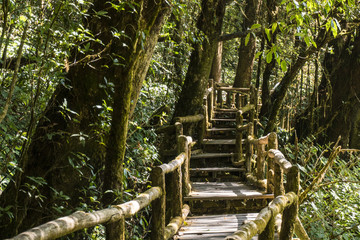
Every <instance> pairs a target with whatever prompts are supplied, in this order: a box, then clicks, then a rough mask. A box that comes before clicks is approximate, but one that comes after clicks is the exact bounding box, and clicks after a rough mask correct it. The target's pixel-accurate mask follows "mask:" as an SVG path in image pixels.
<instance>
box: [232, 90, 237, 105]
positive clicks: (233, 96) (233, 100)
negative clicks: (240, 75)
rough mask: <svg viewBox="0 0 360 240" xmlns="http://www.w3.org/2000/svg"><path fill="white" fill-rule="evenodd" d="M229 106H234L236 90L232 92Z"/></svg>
mask: <svg viewBox="0 0 360 240" xmlns="http://www.w3.org/2000/svg"><path fill="white" fill-rule="evenodd" d="M231 107H234V108H236V92H232V99H231Z"/></svg>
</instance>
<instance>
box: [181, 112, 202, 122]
mask: <svg viewBox="0 0 360 240" xmlns="http://www.w3.org/2000/svg"><path fill="white" fill-rule="evenodd" d="M203 119H204V115H203V114H197V115H190V116H185V117H177V118H175V122H180V123H194V122H199V121H201V120H203Z"/></svg>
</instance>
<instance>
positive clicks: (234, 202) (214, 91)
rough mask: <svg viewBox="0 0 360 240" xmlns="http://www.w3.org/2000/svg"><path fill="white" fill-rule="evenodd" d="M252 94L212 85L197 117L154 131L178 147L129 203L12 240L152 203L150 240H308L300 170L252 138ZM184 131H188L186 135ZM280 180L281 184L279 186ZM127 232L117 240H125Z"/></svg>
mask: <svg viewBox="0 0 360 240" xmlns="http://www.w3.org/2000/svg"><path fill="white" fill-rule="evenodd" d="M258 106H259V104H258V99H257V93H256V90H255V89H254V88H250V89H245V88H232V87H229V86H223V85H219V84H214V82H213V81H210V84H209V88H208V90H207V92H206V94H205V96H204V104H203V109H202V112H201V114H198V115H195V116H185V117H179V118H177V119H176V123H175V124H174V125H171V126H166V127H163V128H161V129H159V130H158V131H159V133H161V132H163V133H165V132H166V133H167V134H170V135H172V136H174V141H176V147H174V148H171V149H168V150H167V151H165V152H164V153H163V154H164V155H166V156H168V157H167V158H168V159H169V160H170V161H166V162H167V163H164V164H162V165H160V166H157V167H155V168H154V169H153V170H152V188H150V189H149V190H147V191H146V192H144V193H142V194H140V195H139V196H138V197H137V198H135V199H134V200H132V201H130V202H126V203H124V204H121V205H117V206H113V207H111V208H107V209H103V210H99V211H95V212H91V213H84V212H80V211H79V212H75V213H73V214H71V215H69V216H66V217H62V218H59V219H56V220H54V221H51V222H48V223H45V224H43V225H41V226H38V227H36V228H33V229H30V230H29V231H27V232H24V233H21V234H19V235H18V236H16V237H14V238H12V239H54V238H58V237H61V236H65V235H67V234H69V233H72V232H75V231H77V230H80V229H84V228H88V227H92V226H96V225H98V224H107V223H111V222H118V223H119V224H120V225H121V226H123V229H125V227H124V222H125V221H124V220H125V219H126V218H129V217H131V216H134V215H135V214H136V213H137V212H138V211H139V210H140V209H142V208H144V207H146V206H148V205H150V204H151V206H152V221H151V239H154V240H160V239H161V240H164V239H213V240H214V239H281V240H283V239H294V238H293V236H294V233H295V234H296V236H297V237H298V238H299V239H309V237H308V236H307V234H306V232H305V230H304V228H303V227H302V224H301V222H300V220H299V218H298V216H297V214H298V208H299V206H298V202H299V201H298V199H299V197H298V195H299V181H300V180H299V170H298V168H297V166H293V165H292V164H291V163H290V162H289V161H287V160H286V159H285V157H284V155H283V154H282V153H281V152H280V151H279V150H278V144H277V136H276V133H270V134H268V135H266V136H263V137H260V138H256V137H255V135H256V131H257V124H256V123H257V120H256V116H257V112H258V111H257V110H258ZM189 126H192V127H191V128H189ZM189 129H192V132H193V133H192V134H191V135H192V136H186V135H184V134H187V133H188V132H189ZM284 179H286V184H285V187H284V183H283V182H284ZM124 232H125V230H124V231H123V234H122V236H119V239H125V234H124Z"/></svg>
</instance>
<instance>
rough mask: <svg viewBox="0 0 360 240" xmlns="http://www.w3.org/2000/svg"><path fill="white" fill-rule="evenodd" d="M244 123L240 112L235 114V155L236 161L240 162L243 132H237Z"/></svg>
mask: <svg viewBox="0 0 360 240" xmlns="http://www.w3.org/2000/svg"><path fill="white" fill-rule="evenodd" d="M243 123H244V117H243V115H242V112H241V111H237V112H236V142H235V153H236V161H237V162H239V161H241V159H242V157H243V148H242V138H243V131H239V129H238V127H241V126H242V125H243Z"/></svg>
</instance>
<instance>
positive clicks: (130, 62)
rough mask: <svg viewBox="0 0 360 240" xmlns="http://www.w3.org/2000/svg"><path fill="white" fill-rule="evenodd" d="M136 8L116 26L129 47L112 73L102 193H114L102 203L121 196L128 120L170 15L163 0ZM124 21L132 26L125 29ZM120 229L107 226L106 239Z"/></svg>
mask: <svg viewBox="0 0 360 240" xmlns="http://www.w3.org/2000/svg"><path fill="white" fill-rule="evenodd" d="M139 6H140V9H139V10H138V13H139V14H138V15H136V14H135V15H134V14H132V13H131V14H129V13H128V14H126V15H128V17H129V18H130V19H127V16H126V17H124V18H123V22H121V23H120V24H119V26H123V27H124V31H125V33H126V35H127V36H128V37H130V38H129V40H131V42H129V45H128V46H131V47H130V48H128V47H126V48H124V47H123V51H124V52H123V53H122V54H121V55H120V56H125V58H124V62H123V64H124V67H119V68H114V69H113V73H112V75H113V79H114V82H115V94H114V107H113V109H114V110H113V114H112V122H111V129H110V135H109V140H108V144H107V151H106V162H105V174H104V176H105V179H104V180H105V181H104V191H105V192H106V191H107V190H113V191H114V190H115V192H113V193H110V192H111V191H109V193H107V194H105V195H104V203H105V204H114V203H116V201H119V199H118V197H119V196H117V193H116V191H120V193H121V190H122V181H123V164H124V156H125V151H126V136H127V127H128V120H129V117H130V115H131V114H132V113H133V111H134V108H135V104H136V101H137V99H138V97H139V93H140V90H141V86H142V83H143V80H144V78H145V75H146V72H147V70H148V67H149V64H150V60H151V56H152V53H153V51H154V48H155V45H156V43H157V39H158V36H159V33H160V29H161V27H162V26H163V24H164V22H165V17H166V16H167V15H168V13H169V12H170V11H169V10H170V5H168V2H167V1H165V0H163V1H157V0H153V1H152V0H150V1H143V0H142V1H139ZM129 10H130V9H129ZM134 17H135V19H134ZM128 22H134V23H136V24H133V25H132V26H131V27H126V26H127V25H128ZM127 31H129V32H127ZM144 34H145V35H144ZM119 43H120V44H121V42H119ZM130 44H132V45H130ZM119 47H120V46H119ZM122 230H123V229H121V227H120V224H118V223H113V224H110V225H108V226H107V228H106V236H107V239H118V237H119V236H120V235H121V231H122Z"/></svg>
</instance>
